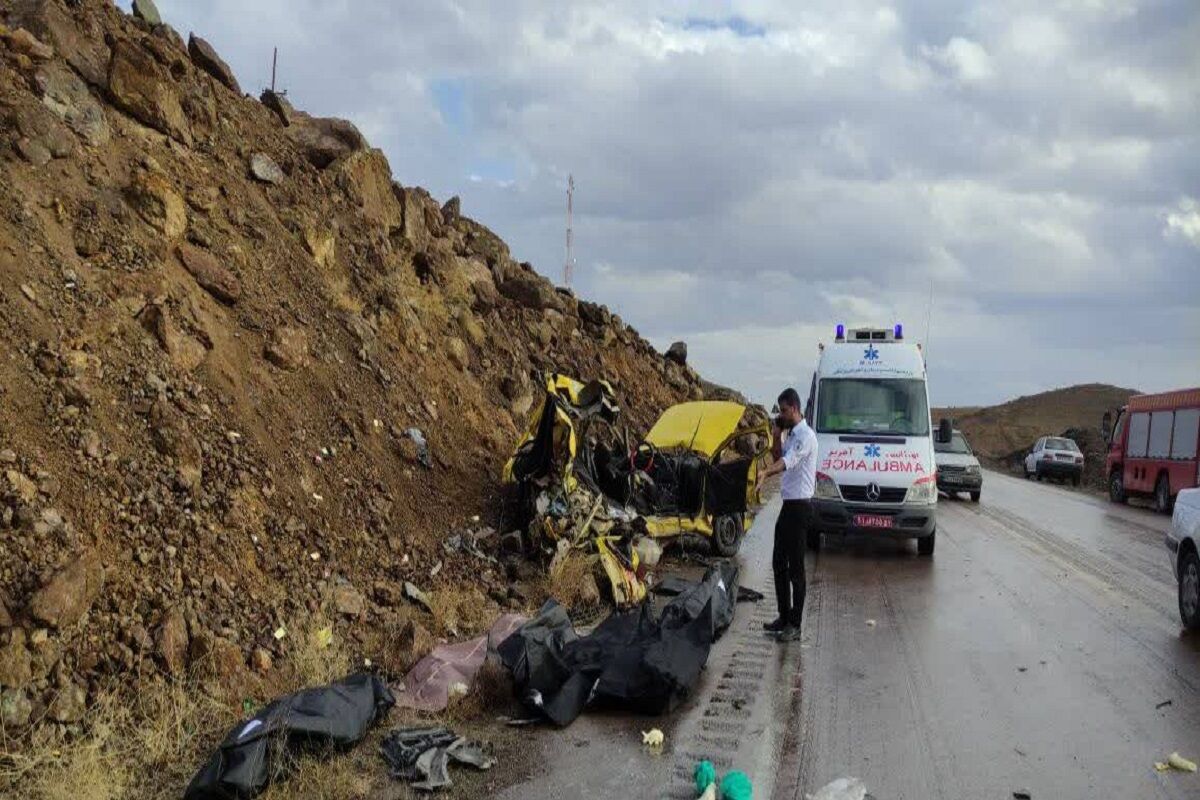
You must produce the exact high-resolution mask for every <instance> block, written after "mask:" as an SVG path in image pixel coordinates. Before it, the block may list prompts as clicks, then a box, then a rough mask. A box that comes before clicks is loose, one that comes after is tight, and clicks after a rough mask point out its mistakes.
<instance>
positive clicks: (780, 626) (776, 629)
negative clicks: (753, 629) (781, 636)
mask: <svg viewBox="0 0 1200 800" xmlns="http://www.w3.org/2000/svg"><path fill="white" fill-rule="evenodd" d="M787 626H788V624H787V620H785V619H784V618H783V617H776V618H775V620H774V621H773V622H764V623H763V630H764V631H766V632H767V633H781V632H782V631H783V630H784V629H785V628H787Z"/></svg>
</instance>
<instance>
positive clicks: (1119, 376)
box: [121, 0, 1200, 404]
mask: <svg viewBox="0 0 1200 800" xmlns="http://www.w3.org/2000/svg"><path fill="white" fill-rule="evenodd" d="M121 4H122V5H123V6H125V7H126V8H127V7H128V0H121ZM158 6H159V8H160V10H161V11H162V14H163V16H164V18H166V19H167V20H168V21H169V22H171V23H172V24H173V25H174V26H175V27H176V28H177V29H178V30H180V32H181V33H183V34H184V35H185V36H186V35H187V33H188V31H193V30H194V31H196V32H198V33H199V34H200V35H202V36H204V37H205V38H207V39H208V40H209V41H210V42H211V43H212V44H213V45H214V46H215V47H216V48H217V49H218V51H219V52H220V53H221V54H222V56H223V57H224V58H225V59H226V60H227V61H228V62H229V63H230V64H231V66H233V68H234V70H235V71H236V73H237V75H238V77H239V79H240V81H241V83H242V86H243V88H244V89H246V90H247V91H254V92H257V91H258V90H259V89H261V88H262V87H264V86H265V85H267V84H268V83H269V82H270V60H271V48H272V47H273V46H278V47H279V49H280V63H279V67H280V86H281V87H284V88H286V89H287V90H288V94H289V97H290V98H291V99H292V101H293V102H294V103H295V104H296V105H297V106H298V107H300V108H303V109H305V110H307V111H310V112H312V113H316V114H322V115H335V116H343V117H347V118H349V119H351V120H353V121H354V122H355V123H356V124H357V125H358V126H359V127H360V128H361V129H362V130H363V132H364V133H365V134H366V135H367V136H368V138H369V139H370V140H371V141H372V143H373V144H374V145H376V146H378V147H381V148H383V150H384V151H385V152H386V153H387V155H388V158H389V160H390V162H391V165H392V169H393V171H394V173H395V175H396V178H397V179H398V180H399V181H401V182H402V183H404V184H419V185H423V186H426V187H428V188H429V189H430V190H431V191H432V192H433V193H434V195H435V196H438V197H440V198H442V199H445V198H448V197H449V196H451V195H454V194H458V195H460V196H461V198H462V206H463V211H464V212H465V213H467V214H468V215H470V216H472V217H475V218H477V219H479V220H480V221H482V222H484V223H485V224H487V225H489V226H490V227H492V228H493V229H494V230H496V231H497V232H498V233H499V234H500V235H502V236H503V237H504V238H505V239H507V240H508V242H509V243H510V244H511V245H512V249H513V252H514V255H516V257H517V258H519V259H522V260H529V261H531V262H533V264H534V265H535V266H536V267H537V268H538V269H539V270H540V271H541V272H542V273H543V274H546V275H547V276H549V277H551V278H554V279H555V280H561V274H562V263H563V256H564V252H563V250H564V247H563V238H564V206H565V188H566V181H567V175H568V174H573V175H574V176H575V182H576V185H577V190H576V218H575V230H576V258H577V266H576V278H575V282H574V284H575V288H576V289H577V291H579V293H580V294H582V295H583V296H585V297H589V298H592V299H596V300H599V301H601V302H604V303H607V304H608V305H609V306H610V307H612V308H613V309H614V310H615V311H617V312H618V313H620V314H621V315H622V316H623V317H624V318H625V319H626V321H628V322H630V323H631V324H633V325H635V326H636V327H637V328H638V329H639V330H640V331H642V333H643V334H644V335H646V336H647V338H649V339H650V340H651V341H653V342H654V343H655V344H657V345H659V346H660V347H663V348H665V347H666V346H667V345H668V344H669V343H670V342H671V341H673V340H675V339H684V340H686V341H687V342H688V345H689V352H690V357H691V361H692V363H694V364H695V365H696V366H697V368H699V369H700V370H701V371H702V372H703V373H705V375H706V376H708V377H709V378H711V379H713V380H716V381H719V382H721V383H726V384H729V385H732V386H735V387H738V388H741V389H743V390H745V391H746V392H747V393H748V394H750V395H751V396H753V397H756V398H758V399H769V398H773V396H774V394H775V393H776V392H777V390H778V388H780V387H781V386H782V385H784V384H788V383H796V384H806V383H807V382H808V375H809V374H810V372H811V370H812V366H813V363H814V361H815V355H816V345H817V342H818V340H821V339H824V340H826V341H828V340H829V339H830V338H831V335H832V334H831V332H832V329H833V326H834V324H835V323H836V322H846V323H850V324H854V323H860V322H861V323H884V324H890V323H891V322H892V321H902V322H904V323H905V324H906V326H907V331H908V333H909V336H910V338H918V339H922V340H923V339H925V337H926V330H927V319H931V323H930V325H929V328H928V330H929V342H928V347H929V364H930V377H931V387H932V392H933V395H934V397H933V400H934V402H935V403H937V404H943V403H954V404H975V403H991V402H996V401H1001V400H1004V399H1007V398H1010V397H1013V396H1016V395H1020V394H1027V393H1030V392H1034V391H1039V390H1042V389H1048V388H1053V387H1058V386H1063V385H1068V384H1072V383H1081V382H1092V381H1102V382H1108V383H1115V384H1119V385H1123V386H1131V387H1135V388H1139V389H1144V390H1156V389H1166V388H1171V387H1175V386H1183V385H1196V384H1197V383H1200V355H1198V349H1197V345H1198V344H1200V4H1197V3H1196V2H1195V0H1162V1H1161V2H1144V3H1139V2H1134V1H1133V0H1129V1H1127V0H1060V1H1059V2H1054V0H1037V1H1036V2H1035V1H1033V0H1028V1H1027V0H1006V1H1005V2H1003V3H995V2H978V3H972V2H958V1H957V0H938V2H921V3H917V2H907V1H906V0H898V1H897V2H892V3H887V2H858V1H857V0H812V1H810V2H803V3H797V2H785V1H784V0H778V1H776V2H773V1H772V0H745V1H744V2H736V1H729V0H727V1H725V2H720V1H717V0H713V1H711V2H709V1H707V0H700V1H699V2H693V3H682V2H661V1H660V0H628V2H625V1H623V0H609V1H608V2H594V3H581V2H569V1H566V0H547V1H546V2H532V0H505V2H495V0H458V1H457V2H453V1H451V0H404V2H385V0H378V1H377V2H370V1H369V0H358V1H357V2H350V1H349V0H255V2H252V3H246V2H243V0H158ZM931 298H932V309H931V308H930V305H931V304H930V300H931ZM930 311H932V313H930Z"/></svg>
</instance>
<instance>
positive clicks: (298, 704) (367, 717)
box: [184, 673, 396, 800]
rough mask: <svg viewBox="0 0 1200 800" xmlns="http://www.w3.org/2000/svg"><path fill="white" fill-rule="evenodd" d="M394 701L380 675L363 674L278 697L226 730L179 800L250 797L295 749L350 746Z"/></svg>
mask: <svg viewBox="0 0 1200 800" xmlns="http://www.w3.org/2000/svg"><path fill="white" fill-rule="evenodd" d="M395 702H396V701H395V699H394V698H393V697H392V693H391V691H390V690H389V689H388V688H387V685H386V684H384V682H383V681H382V680H381V679H380V678H378V677H377V676H375V675H368V674H365V673H362V674H358V675H351V676H350V677H348V678H344V679H342V680H340V681H337V682H335V683H333V684H330V685H329V686H320V687H316V688H311V689H304V690H302V691H299V692H296V693H294V694H290V695H286V696H284V697H281V698H279V699H278V700H276V701H274V702H273V703H271V704H270V705H268V706H266V707H265V708H264V709H262V711H260V712H259V713H258V714H256V715H254V716H253V717H251V718H250V719H247V720H244V721H243V722H240V723H238V724H237V725H236V726H234V728H233V729H232V730H230V731H229V733H228V734H227V735H226V736H225V739H224V741H222V742H221V745H220V746H219V747H218V748H217V751H216V752H215V753H213V755H212V757H211V758H210V759H209V761H208V763H206V764H205V765H204V766H203V767H201V768H200V771H199V772H197V773H196V775H195V777H193V778H192V781H191V783H190V784H188V787H187V791H186V792H185V794H184V800H227V799H228V798H231V797H236V798H252V797H255V796H257V795H258V794H259V793H261V792H263V791H264V790H266V788H267V787H268V785H269V784H270V783H271V782H272V781H276V780H280V779H282V778H285V777H286V776H287V774H288V771H289V769H290V767H291V766H292V765H293V764H294V763H295V761H296V756H297V755H299V754H300V753H301V752H305V753H310V754H311V753H324V754H330V753H333V752H344V751H346V750H349V749H351V748H352V747H354V745H356V744H358V742H360V741H361V740H362V739H363V737H364V736H366V734H367V730H368V729H369V728H370V727H371V726H372V725H374V724H375V722H376V721H377V720H378V719H380V718H381V717H383V716H385V715H386V714H387V712H388V711H390V710H391V708H392V706H393V705H395Z"/></svg>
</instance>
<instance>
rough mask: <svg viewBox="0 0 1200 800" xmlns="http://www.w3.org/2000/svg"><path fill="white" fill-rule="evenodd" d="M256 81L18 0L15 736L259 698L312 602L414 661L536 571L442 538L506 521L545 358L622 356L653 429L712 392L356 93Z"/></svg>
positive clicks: (2, 524)
mask: <svg viewBox="0 0 1200 800" xmlns="http://www.w3.org/2000/svg"><path fill="white" fill-rule="evenodd" d="M236 87H237V83H236V80H235V79H234V77H233V76H232V75H231V74H230V73H229V72H228V68H227V67H225V66H224V64H223V63H222V62H221V61H220V58H219V56H217V54H215V53H214V52H213V51H212V49H211V48H209V47H208V46H207V45H206V44H205V43H203V42H202V41H200V40H194V41H190V42H185V41H184V40H183V39H181V38H180V36H179V35H178V34H177V33H175V32H174V31H173V30H172V29H170V28H169V27H168V26H166V25H163V24H153V23H152V22H150V21H147V20H144V19H135V18H134V17H131V16H128V15H125V14H123V13H122V12H121V11H120V10H118V9H117V8H116V7H114V6H113V5H112V4H111V3H110V2H106V1H105V0H77V1H76V2H68V1H67V0H29V1H27V0H3V1H2V2H0V120H2V124H0V275H2V276H3V281H0V686H2V687H3V703H2V705H3V724H4V729H5V730H6V731H7V732H8V735H12V734H13V732H14V731H15V732H18V735H20V733H19V732H20V731H23V730H26V726H27V725H29V724H30V723H36V724H37V725H38V726H39V729H45V730H51V731H55V730H57V731H58V732H60V733H61V732H62V731H63V730H69V729H70V727H71V726H73V725H75V724H76V723H77V722H78V721H79V720H80V719H81V716H82V715H83V713H84V708H85V706H86V705H87V704H88V702H89V701H90V699H91V698H93V697H95V696H96V695H97V693H99V692H101V691H102V690H104V689H106V688H108V687H111V686H112V685H113V684H114V683H115V684H117V685H118V686H126V687H135V686H137V685H139V682H140V681H142V680H143V679H147V678H151V677H154V676H160V675H163V674H172V675H182V674H185V673H191V674H198V675H199V676H201V677H202V678H209V679H212V680H213V681H214V683H213V685H214V686H217V685H219V686H220V687H221V688H222V689H223V690H226V691H227V693H228V694H229V695H231V696H244V695H242V694H239V693H240V692H244V691H245V690H243V689H242V688H241V687H242V686H244V685H254V682H255V681H261V680H264V679H266V678H267V677H268V676H270V675H271V673H272V669H273V667H272V665H273V664H278V663H281V661H282V660H283V659H284V658H285V657H286V656H287V655H288V650H289V648H291V647H293V646H295V642H296V641H297V639H298V637H297V636H295V635H288V634H287V633H286V632H281V635H282V638H279V637H277V636H276V632H277V631H280V629H281V627H282V628H283V629H284V631H286V630H287V629H288V626H289V625H294V624H296V621H297V620H299V619H302V618H308V617H321V618H324V619H327V620H329V621H331V623H332V625H333V628H334V633H335V635H336V636H337V637H339V639H340V640H342V641H345V642H347V643H348V645H347V646H348V647H349V648H350V649H351V650H352V651H353V652H354V653H355V654H356V655H359V656H366V657H369V658H372V659H373V660H375V662H376V663H382V664H385V665H388V666H391V667H393V668H395V669H399V668H402V667H403V666H405V664H404V663H401V662H402V661H403V659H397V658H396V657H395V654H394V653H395V651H394V648H393V647H392V645H393V644H394V643H395V641H397V638H398V637H399V638H403V635H407V636H408V642H409V645H410V647H411V646H412V642H411V640H412V636H413V628H412V627H411V622H412V621H413V620H414V619H415V620H417V621H418V622H419V623H420V624H421V625H422V626H423V627H425V628H429V629H431V630H432V632H433V633H434V634H439V633H441V634H445V633H448V632H458V633H466V632H468V631H470V630H472V629H473V628H475V627H477V626H479V625H481V624H483V623H485V622H487V621H490V619H491V618H493V617H494V615H495V614H497V613H499V611H500V608H501V607H502V606H509V605H521V604H522V603H528V602H529V601H530V598H529V597H527V596H525V595H523V594H522V591H521V590H520V589H519V588H517V589H514V587H513V584H514V582H516V579H518V578H520V577H523V576H522V575H519V574H518V570H517V569H516V568H515V567H513V568H511V569H505V568H504V567H503V566H497V567H490V566H486V565H485V566H484V567H482V568H481V566H480V562H479V561H477V560H474V559H473V558H472V557H471V556H469V555H463V554H458V553H455V552H451V551H448V550H447V548H445V547H444V546H443V545H444V541H445V539H446V538H447V537H448V536H450V535H452V534H455V533H460V532H463V531H465V530H479V529H481V528H483V527H485V526H492V527H496V526H497V524H498V520H497V519H496V510H497V508H498V503H497V502H496V496H497V491H498V479H499V474H500V469H501V465H502V462H503V459H504V458H505V457H506V456H507V454H508V452H509V450H510V449H511V447H512V444H513V442H514V441H515V439H516V437H517V432H518V428H519V427H521V426H523V425H524V421H525V417H526V414H527V412H528V410H529V408H530V406H531V405H532V403H533V402H534V401H535V398H536V397H537V390H538V379H537V376H538V375H539V374H541V373H542V371H544V370H550V369H557V370H561V371H564V372H569V373H572V374H576V375H579V376H581V377H585V378H587V377H595V376H604V377H607V378H608V379H610V380H611V381H612V382H613V383H614V385H615V386H616V389H617V391H618V394H619V396H620V398H621V399H622V401H623V403H624V405H625V412H626V417H627V420H628V422H629V423H630V426H631V427H632V428H633V429H634V430H639V429H641V430H644V429H645V426H647V425H648V423H649V422H651V421H652V420H653V418H654V417H655V416H656V415H657V413H658V411H659V410H661V409H662V408H663V407H665V406H667V405H669V404H671V403H673V402H677V401H679V400H682V399H686V398H692V397H699V396H701V395H702V394H703V389H702V388H701V382H700V379H699V377H698V376H697V375H696V374H695V373H694V372H693V371H692V370H691V369H690V368H688V367H686V366H681V365H679V364H677V363H675V362H673V361H669V360H666V359H664V358H663V357H662V355H661V354H659V353H657V352H655V350H654V349H653V348H652V347H651V346H650V345H649V344H648V343H647V342H646V341H645V340H644V339H642V338H641V337H640V336H639V335H638V334H637V332H636V331H634V330H632V329H631V328H629V327H628V326H627V325H625V324H624V323H623V322H622V321H621V319H620V318H619V317H617V316H616V315H614V314H611V313H610V312H609V311H608V310H607V309H606V308H604V307H601V306H598V305H595V304H592V303H588V302H586V301H583V300H579V299H577V298H575V297H574V296H572V295H571V294H569V293H567V292H563V291H561V290H556V289H555V288H554V287H553V286H552V285H551V284H550V283H549V282H547V281H546V280H545V279H543V278H542V277H540V276H539V275H538V274H536V273H535V272H534V271H533V270H532V268H531V267H530V266H529V265H527V264H520V263H518V262H517V261H516V260H515V259H514V258H513V257H512V256H511V255H510V253H509V251H508V248H507V246H506V245H505V244H504V242H503V241H501V240H500V239H499V238H498V237H497V236H496V235H495V234H493V233H492V232H491V231H489V230H488V229H487V228H485V227H484V226H483V225H481V224H479V223H477V222H475V221H473V220H471V219H469V218H468V217H466V216H464V215H463V214H462V213H461V211H460V204H459V202H458V200H457V199H456V198H455V199H451V200H450V201H449V202H447V203H446V204H445V205H439V204H438V203H437V202H436V201H435V200H434V199H433V198H431V197H430V196H429V194H428V193H427V192H425V191H424V190H422V189H420V188H417V187H410V186H403V185H401V184H400V183H398V182H396V181H395V180H394V179H393V175H392V167H391V166H390V165H389V164H388V162H387V159H386V158H385V157H384V156H383V154H382V153H381V152H380V151H378V150H373V149H371V148H370V147H369V145H368V144H367V143H366V142H365V141H364V140H363V139H362V137H361V135H359V134H358V132H357V130H355V129H354V127H353V125H351V124H350V123H348V122H344V121H340V120H327V119H319V118H313V117H310V116H308V115H306V114H303V113H301V112H297V111H295V110H294V109H292V108H290V106H288V105H287V102H286V100H285V99H283V98H273V97H269V96H268V97H267V98H265V99H266V100H267V101H268V104H264V103H263V102H260V100H257V99H254V98H251V97H248V96H245V95H242V94H240V93H239V92H238V91H236ZM396 169H397V172H398V173H399V174H400V175H401V176H402V175H403V172H404V165H403V164H400V165H396ZM422 439H423V440H424V441H425V442H427V450H426V449H425V448H424V447H423V446H422V443H421V440H422ZM405 581H412V582H413V583H414V584H417V585H419V586H420V587H421V588H423V589H424V590H426V591H427V592H430V593H431V595H432V598H431V599H432V603H433V605H434V612H435V613H434V614H429V613H427V612H426V611H425V610H424V609H423V608H422V607H421V606H419V605H417V604H415V603H413V602H411V601H410V600H408V599H407V598H406V597H405V594H404V582H405ZM405 632H407V634H405ZM389 659H390V660H389ZM47 735H50V734H47Z"/></svg>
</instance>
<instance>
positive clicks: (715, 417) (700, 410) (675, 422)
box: [646, 400, 746, 458]
mask: <svg viewBox="0 0 1200 800" xmlns="http://www.w3.org/2000/svg"><path fill="white" fill-rule="evenodd" d="M745 413H746V407H745V406H743V405H741V404H740V403H731V402H727V401H723V400H699V401H695V402H691V403H680V404H679V405H676V406H671V407H670V408H668V409H667V410H666V411H664V412H663V415H662V416H661V417H659V418H658V422H656V423H654V427H653V428H651V429H650V432H649V433H648V434H646V441H647V442H649V443H650V444H652V445H654V446H655V447H657V448H659V449H661V450H668V449H672V448H676V447H679V448H684V449H687V450H691V451H693V452H696V453H700V454H701V455H705V456H708V457H710V458H711V457H712V456H713V455H715V454H716V452H717V450H718V449H720V447H721V445H723V444H724V443H725V442H726V441H728V440H729V437H731V436H733V434H734V433H736V432H737V429H738V423H739V422H741V420H742V416H743V415H744V414H745Z"/></svg>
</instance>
